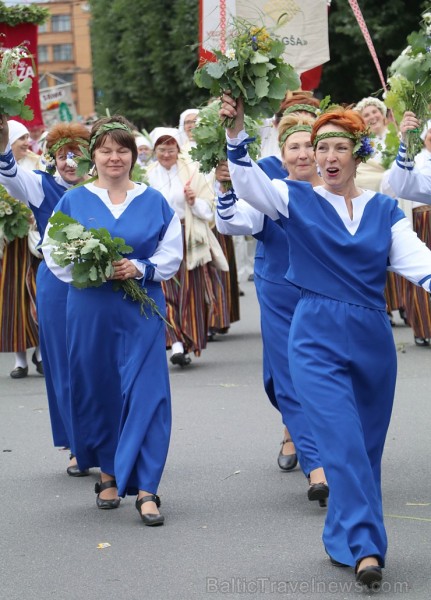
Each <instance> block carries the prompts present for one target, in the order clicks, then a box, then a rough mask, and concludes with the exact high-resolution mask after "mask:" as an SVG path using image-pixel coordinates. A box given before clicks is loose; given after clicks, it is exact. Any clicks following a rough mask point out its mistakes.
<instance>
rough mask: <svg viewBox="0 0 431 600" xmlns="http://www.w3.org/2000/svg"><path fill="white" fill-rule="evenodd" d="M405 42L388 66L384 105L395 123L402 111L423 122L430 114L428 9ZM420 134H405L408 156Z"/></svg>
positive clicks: (416, 149) (430, 18)
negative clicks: (418, 28) (401, 50)
mask: <svg viewBox="0 0 431 600" xmlns="http://www.w3.org/2000/svg"><path fill="white" fill-rule="evenodd" d="M407 42H408V43H409V46H407V48H406V49H405V50H403V52H402V53H401V55H400V56H399V57H398V58H397V59H396V60H395V61H394V62H393V63H392V65H391V66H390V67H389V70H388V71H389V75H390V77H389V79H388V85H389V87H390V90H389V91H388V92H387V94H386V97H385V104H386V106H387V107H388V108H390V109H392V110H393V112H394V116H395V119H396V120H397V121H398V122H400V121H401V119H402V117H403V114H404V112H405V111H406V110H411V111H413V112H414V113H415V115H416V117H417V118H418V119H419V121H420V122H421V123H422V124H423V125H424V124H425V122H426V121H427V120H428V118H429V115H430V108H429V106H430V103H431V77H430V73H431V12H425V13H423V15H422V21H421V23H420V30H419V31H415V32H413V33H411V34H410V35H409V36H408V38H407ZM420 133H421V130H413V131H411V132H409V134H408V137H407V143H406V147H407V156H408V157H409V159H413V158H414V156H415V155H416V154H417V153H418V152H419V151H420V150H421V149H422V147H423V143H422V140H421V139H420Z"/></svg>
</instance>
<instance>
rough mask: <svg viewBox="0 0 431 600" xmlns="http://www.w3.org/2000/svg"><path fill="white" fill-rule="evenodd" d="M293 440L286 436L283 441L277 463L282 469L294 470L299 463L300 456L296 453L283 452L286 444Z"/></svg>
mask: <svg viewBox="0 0 431 600" xmlns="http://www.w3.org/2000/svg"><path fill="white" fill-rule="evenodd" d="M291 441H292V440H291V439H290V438H286V439H285V440H283V441H282V442H281V450H280V453H279V455H278V457H277V463H278V466H279V467H280V469H281V470H282V471H292V470H293V469H294V468H295V467H296V465H297V464H298V457H297V455H296V454H283V446H284V444H287V443H288V442H291Z"/></svg>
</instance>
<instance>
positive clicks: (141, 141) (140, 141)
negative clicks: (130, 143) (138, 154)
mask: <svg viewBox="0 0 431 600" xmlns="http://www.w3.org/2000/svg"><path fill="white" fill-rule="evenodd" d="M135 142H136V145H137V147H138V148H139V147H140V146H148V148H152V147H153V142H152V141H151V140H150V139H148V138H146V137H144V136H143V135H138V136H136V139H135Z"/></svg>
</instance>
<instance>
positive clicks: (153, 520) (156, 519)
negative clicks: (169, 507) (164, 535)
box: [135, 494, 165, 527]
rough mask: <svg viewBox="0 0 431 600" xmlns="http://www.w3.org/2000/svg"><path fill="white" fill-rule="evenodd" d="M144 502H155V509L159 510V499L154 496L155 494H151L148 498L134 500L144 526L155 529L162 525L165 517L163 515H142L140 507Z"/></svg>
mask: <svg viewBox="0 0 431 600" xmlns="http://www.w3.org/2000/svg"><path fill="white" fill-rule="evenodd" d="M144 502H155V504H156V506H157V508H159V507H160V504H161V502H160V498H159V497H158V496H156V494H151V495H150V496H143V497H142V498H140V499H136V503H135V506H136V510H137V511H138V513H139V515H140V517H141V519H142V521H143V522H144V524H145V525H148V527H156V526H157V525H163V523H164V522H165V517H164V516H163V515H157V514H151V513H149V514H142V512H141V506H142V505H143V504H144Z"/></svg>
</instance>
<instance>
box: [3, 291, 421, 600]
mask: <svg viewBox="0 0 431 600" xmlns="http://www.w3.org/2000/svg"><path fill="white" fill-rule="evenodd" d="M241 286H242V287H243V288H244V291H245V296H244V297H243V298H242V299H241V315H242V319H241V321H240V322H239V323H237V324H235V325H233V326H232V327H231V330H230V332H229V333H228V335H225V336H218V338H217V340H216V341H215V342H213V343H211V344H209V346H208V349H207V350H206V351H205V352H204V353H203V356H202V357H201V358H199V359H194V360H193V363H192V365H191V366H190V367H189V368H187V369H183V370H181V369H180V368H178V367H170V369H171V375H172V377H171V385H172V395H173V417H174V418H173V431H172V442H171V447H170V453H169V457H168V463H167V467H166V470H165V474H164V477H163V480H162V483H161V486H160V489H159V493H160V496H161V499H162V510H163V514H164V515H165V517H166V523H165V526H164V527H159V528H154V529H151V528H148V527H144V526H143V524H142V523H141V521H140V519H139V515H138V513H137V512H136V510H135V508H134V498H127V499H126V500H124V501H123V502H122V504H121V506H120V508H119V509H118V510H115V511H100V510H98V509H97V508H96V504H95V494H94V492H93V488H94V483H95V482H96V481H97V479H98V477H97V471H96V469H94V470H93V472H92V474H91V476H90V477H86V478H81V479H75V478H71V477H68V476H67V475H66V473H65V468H66V464H67V462H68V461H67V452H65V451H61V450H59V449H56V448H54V447H53V446H52V443H51V433H50V425H49V416H48V410H47V403H46V398H45V392H44V382H43V378H41V377H40V376H38V375H37V374H35V372H34V368H33V366H31V367H30V375H29V377H27V378H26V379H23V380H12V379H11V378H10V377H9V371H10V370H11V369H12V367H13V364H12V363H13V357H12V355H9V354H0V475H1V479H0V481H1V485H0V599H1V600H18V599H19V600H36V599H37V600H49V599H51V598H52V599H56V600H78V599H79V600H87V599H88V600H108V599H111V598H116V599H119V600H123V599H124V600H126V599H127V600H143V599H151V600H189V599H190V600H191V599H200V600H215V599H225V598H226V599H229V600H230V599H234V598H235V599H239V598H241V599H247V598H250V599H251V598H274V599H275V600H277V599H279V598H280V599H282V598H296V599H298V600H300V599H301V600H306V599H316V598H318V599H319V600H320V599H321V600H327V599H328V600H329V599H334V600H338V599H351V598H358V597H367V596H368V593H367V592H364V591H362V590H358V588H357V587H356V586H355V584H354V577H353V573H352V570H351V569H339V568H336V567H333V566H331V565H330V563H329V561H328V559H327V557H326V556H325V554H324V551H323V546H322V543H321V530H322V524H323V520H324V517H325V509H322V508H319V507H318V506H316V503H311V502H309V501H308V500H307V497H306V487H307V486H306V480H305V478H304V476H303V475H302V473H301V472H300V471H299V469H296V470H295V471H293V472H291V473H283V472H281V471H280V470H279V469H278V467H277V463H276V457H277V454H278V451H279V447H280V446H279V443H280V441H281V437H282V427H281V421H280V417H279V415H278V414H277V413H276V412H275V411H274V409H273V408H272V407H271V406H270V404H269V402H268V401H267V400H266V397H265V394H264V392H263V388H262V384H261V341H260V335H259V316H258V307H257V302H256V298H255V293H254V288H253V284H252V283H249V282H246V283H244V284H241ZM393 331H394V336H395V340H396V343H397V347H398V360H399V376H398V384H397V391H396V401H395V408H394V414H393V418H392V423H391V427H390V431H389V435H388V440H387V446H386V451H385V455H384V461H383V494H384V508H385V515H386V526H387V531H388V537H389V552H388V556H387V568H386V569H385V571H384V581H385V583H384V585H383V588H382V590H381V592H380V597H381V598H385V599H386V598H409V599H417V600H425V599H427V598H429V597H430V596H431V573H430V556H431V474H430V466H429V464H430V451H429V447H430V441H429V440H430V435H429V432H430V430H431V396H430V388H431V385H430V384H431V374H430V364H431V347H430V348H419V347H417V346H415V345H414V344H413V337H412V333H411V331H410V330H409V329H408V328H407V327H405V326H404V325H401V324H399V325H398V326H397V327H395V328H394V330H393ZM29 356H31V355H30V353H29ZM376 368H378V365H376ZM105 543H107V544H109V546H107V547H105V548H99V547H98V546H99V544H105Z"/></svg>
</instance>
